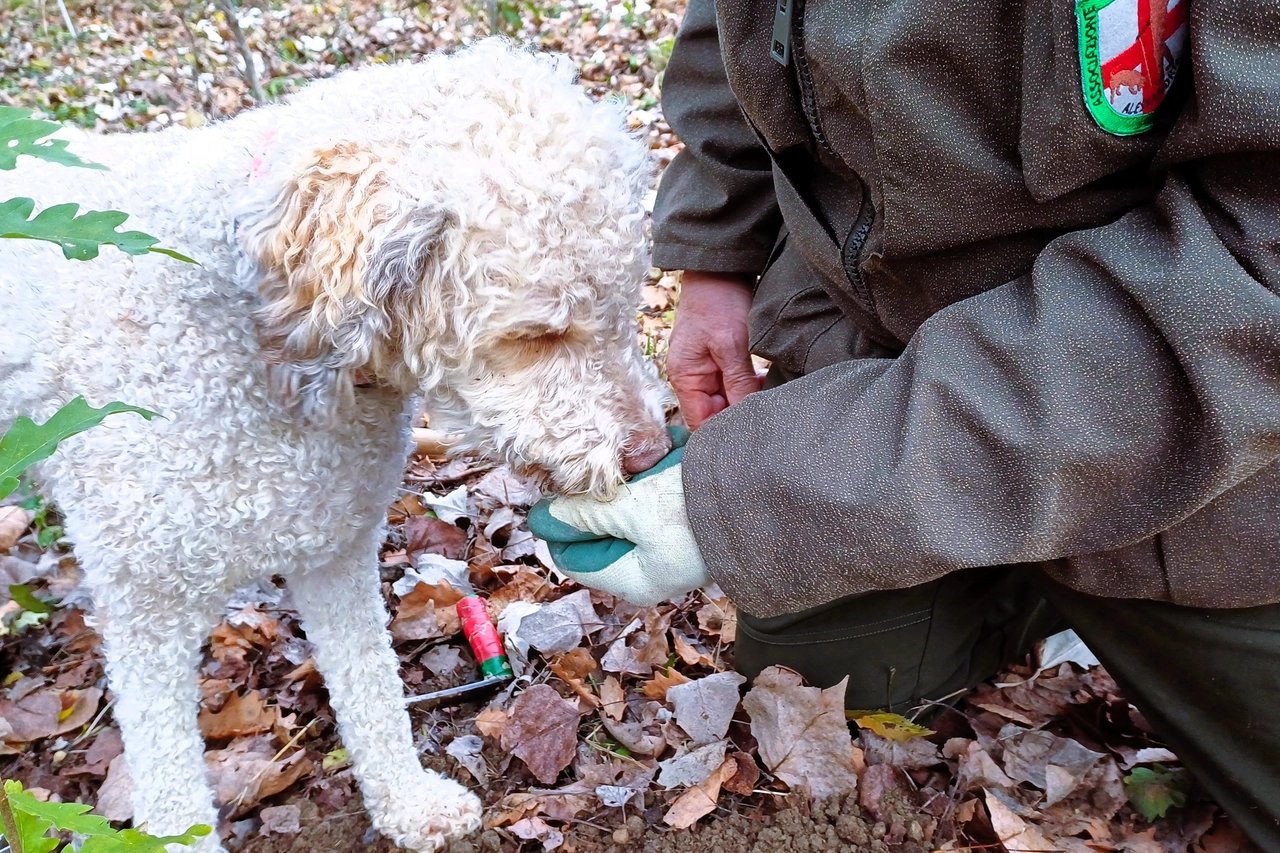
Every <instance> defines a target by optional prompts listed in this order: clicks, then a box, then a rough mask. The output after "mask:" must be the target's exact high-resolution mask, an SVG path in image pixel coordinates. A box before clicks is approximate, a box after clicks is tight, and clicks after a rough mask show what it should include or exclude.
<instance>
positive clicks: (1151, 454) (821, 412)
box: [654, 0, 1280, 616]
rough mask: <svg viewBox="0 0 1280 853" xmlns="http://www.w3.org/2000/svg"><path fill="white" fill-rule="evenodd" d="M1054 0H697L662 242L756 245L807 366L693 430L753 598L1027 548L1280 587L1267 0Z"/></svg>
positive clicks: (658, 242)
mask: <svg viewBox="0 0 1280 853" xmlns="http://www.w3.org/2000/svg"><path fill="white" fill-rule="evenodd" d="M788 2H789V3H790V4H791V16H790V31H789V40H788V42H787V45H786V46H787V48H788V53H789V56H788V57H787V63H786V65H783V64H781V63H779V62H778V61H775V59H773V58H771V56H770V52H771V49H774V50H776V49H777V45H775V39H774V36H775V34H776V28H775V23H777V21H776V19H777V18H779V17H784V16H782V15H781V14H780V13H779V12H778V11H777V10H778V8H779V6H780V5H781V6H782V7H783V8H784V9H785V8H786V6H787V3H788ZM1078 2H1079V4H1080V6H1081V9H1080V10H1078V9H1077V0H949V2H942V0H718V3H717V4H716V5H715V6H714V7H713V5H712V2H711V0H691V2H690V4H689V9H688V12H687V16H686V19H685V22H684V26H683V28H682V30H681V32H680V35H679V37H678V39H677V43H676V48H675V51H674V53H673V55H672V59H671V63H670V66H669V68H668V70H667V72H666V78H665V81H664V108H665V110H666V114H667V116H668V118H669V120H670V122H671V124H672V126H673V127H674V128H675V130H676V131H677V133H679V134H680V136H681V138H682V139H683V140H684V142H685V144H686V148H685V150H684V151H683V152H682V153H681V154H680V155H679V156H678V157H677V158H676V160H675V161H674V162H673V163H672V165H671V167H670V168H669V170H668V171H667V173H666V175H665V176H664V178H663V181H662V186H661V188H660V191H659V196H658V203H657V209H656V211H655V224H654V234H655V263H656V264H658V265H659V266H662V267H664V268H668V269H703V270H719V271H747V272H752V273H762V275H761V277H760V280H759V283H758V285H757V288H756V291H755V302H754V308H753V312H752V318H751V325H752V346H753V349H754V350H755V351H757V352H758V353H760V354H761V355H764V356H766V357H768V358H770V359H772V360H773V361H774V362H775V364H776V365H777V366H778V367H779V368H780V369H781V370H782V371H783V372H785V373H787V374H788V375H791V376H797V377H799V378H797V379H795V380H794V381H791V382H788V383H787V384H785V385H783V386H781V387H779V388H776V389H774V390H770V391H766V392H762V393H760V394H756V395H752V396H751V397H749V398H748V399H747V400H746V401H744V402H742V403H740V404H739V405H736V406H734V407H732V408H731V409H729V410H727V411H726V412H724V413H722V414H720V415H717V416H716V417H714V418H712V419H711V420H710V421H709V422H708V423H707V424H706V425H704V426H703V427H702V428H701V429H700V430H698V432H697V433H696V434H695V435H694V437H693V439H692V440H691V441H690V444H689V448H688V451H687V455H686V456H685V460H686V461H685V466H684V467H685V485H686V492H687V499H688V508H689V515H690V520H691V522H692V525H693V528H694V531H695V534H696V536H697V538H698V541H699V543H700V545H701V547H702V549H703V551H704V556H705V557H706V560H707V564H708V566H709V568H710V570H711V573H712V575H713V576H714V577H715V578H716V579H717V580H718V581H719V582H720V584H721V585H722V586H723V587H724V588H725V590H726V591H728V592H729V593H730V595H731V596H733V597H734V598H735V599H736V600H737V601H738V603H739V604H740V605H741V606H742V607H743V609H745V610H746V611H747V612H749V613H752V614H755V615H758V616H773V615H778V614H781V613H785V612H791V611H795V610H799V609H803V608H806V607H810V606H814V605H817V604H820V603H822V602H826V601H829V600H832V599H835V598H838V597H841V596H845V595H850V594H854V593H858V592H862V591H866V590H871V589H884V588H896V587H905V586H911V585H915V584H919V583H923V582H925V581H928V580H930V579H932V578H936V577H938V576H940V575H942V574H945V573H947V572H950V571H954V570H956V569H960V568H964V567H970V566H983V565H1001V564H1016V563H1031V562H1034V563H1041V564H1046V567H1047V568H1048V569H1049V571H1050V573H1051V574H1052V575H1053V576H1054V577H1056V578H1058V579H1060V580H1062V581H1063V582H1065V583H1067V584H1069V585H1070V586H1072V587H1074V588H1076V589H1078V590H1081V591H1083V592H1088V593H1093V594H1101V595H1109V596H1117V597H1143V598H1151V599H1157V600H1167V601H1172V602H1176V603H1179V604H1186V605H1195V606H1214V607H1239V606H1247V605H1254V604H1262V603H1271V602H1276V601H1280V462H1278V461H1277V460H1278V458H1280V4H1277V3H1275V2H1257V0H1177V2H1174V3H1172V4H1168V5H1166V14H1163V15H1161V14H1159V10H1158V9H1157V10H1156V13H1154V14H1153V13H1152V12H1151V10H1150V9H1149V2H1150V0H1112V2H1111V3H1108V2H1106V0H1078ZM1134 7H1136V12H1135V11H1134ZM1135 15H1136V19H1135V20H1132V21H1130V20H1129V19H1130V18H1134V17H1135ZM1126 16H1127V17H1126ZM1148 24H1150V28H1151V31H1153V32H1159V31H1161V30H1163V31H1164V34H1165V39H1164V41H1163V47H1162V46H1161V45H1162V41H1161V40H1160V39H1153V38H1148V40H1147V41H1146V42H1143V40H1142V37H1141V36H1139V37H1137V38H1136V39H1132V38H1130V39H1129V41H1131V42H1132V44H1131V45H1130V46H1129V48H1128V52H1127V53H1125V54H1124V55H1123V56H1120V55H1118V54H1117V55H1116V56H1117V57H1118V58H1110V60H1109V61H1110V65H1109V66H1104V64H1103V61H1104V60H1108V58H1109V57H1111V55H1112V54H1115V51H1116V45H1117V44H1120V45H1121V46H1124V45H1125V44H1128V42H1126V39H1127V38H1129V36H1128V35H1127V33H1128V30H1126V27H1128V28H1129V29H1130V30H1132V31H1133V32H1134V33H1137V32H1139V31H1140V30H1142V29H1143V28H1144V27H1146V25H1148ZM1099 27H1101V28H1102V29H1103V30H1104V33H1103V36H1102V40H1101V41H1098V40H1095V39H1094V36H1095V35H1096V34H1097V33H1098V31H1099ZM1091 28H1092V29H1091ZM781 32H783V33H784V34H785V33H786V29H785V26H784V28H783V29H782V30H781ZM1144 44H1145V49H1146V50H1147V53H1146V54H1145V56H1146V57H1150V56H1152V55H1153V54H1152V53H1151V51H1152V50H1155V51H1157V54H1156V55H1158V56H1159V57H1160V58H1159V60H1158V61H1159V63H1160V64H1161V65H1162V66H1163V67H1164V69H1165V74H1164V75H1163V79H1162V80H1160V81H1152V80H1151V79H1150V75H1146V76H1145V77H1144V72H1143V71H1142V65H1141V62H1140V61H1139V60H1141V59H1142V56H1143V55H1144V54H1141V50H1142V49H1143V47H1144ZM1099 56H1100V58H1096V57H1099ZM1126 57H1128V58H1127V59H1126ZM1134 57H1137V59H1135V58H1134ZM1125 63H1127V65H1126V64H1125ZM1135 63H1137V64H1135ZM1146 64H1153V63H1152V62H1151V60H1150V59H1149V58H1148V59H1147V60H1146ZM1082 65H1083V66H1084V69H1083V73H1082ZM1170 81H1171V83H1170ZM1161 95H1163V101H1162V102H1161V101H1160V96H1161ZM1087 97H1090V98H1092V100H1093V103H1094V108H1093V111H1092V112H1091V109H1090V107H1089V106H1088V105H1087V103H1086V98H1087ZM1101 99H1106V100H1105V101H1104V100H1101ZM1156 103H1158V104H1159V105H1158V106H1154V107H1153V105H1154V104H1156ZM1099 104H1102V107H1101V108H1099V107H1098V105H1099ZM1107 104H1115V105H1116V106H1115V107H1114V109H1112V108H1110V107H1108V106H1107ZM1099 109H1100V111H1099ZM1108 109H1112V112H1107V110H1108ZM1126 113H1127V114H1126ZM1095 115H1100V116H1102V118H1095ZM1104 125H1106V126H1104ZM1146 125H1150V126H1149V127H1146ZM1117 130H1119V131H1120V132H1123V133H1129V134H1131V135H1118V134H1117V133H1116V132H1115V131H1117Z"/></svg>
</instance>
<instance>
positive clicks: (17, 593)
mask: <svg viewBox="0 0 1280 853" xmlns="http://www.w3.org/2000/svg"><path fill="white" fill-rule="evenodd" d="M9 597H10V598H12V599H13V600H14V601H16V602H18V604H19V605H20V606H21V607H22V609H23V610H29V611H31V612H32V613H52V612H53V606H52V605H50V604H49V602H47V601H42V600H41V599H39V598H36V595H35V593H34V592H32V591H31V587H29V586H27V585H26V584H25V583H15V584H10V585H9Z"/></svg>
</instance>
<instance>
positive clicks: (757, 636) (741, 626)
mask: <svg viewBox="0 0 1280 853" xmlns="http://www.w3.org/2000/svg"><path fill="white" fill-rule="evenodd" d="M921 612H927V611H921ZM908 615H912V614H908ZM929 620H930V617H929V616H925V617H923V618H921V619H916V620H915V621H914V622H903V623H901V624H898V625H891V626H889V627H888V628H881V629H880V630H878V631H864V632H862V633H859V634H842V635H840V636H839V637H830V638H827V639H822V640H815V639H807V637H810V636H812V635H805V634H798V635H793V637H792V638H790V639H791V641H790V642H779V641H776V640H772V639H769V638H768V637H767V636H766V635H764V634H761V633H760V632H758V631H753V630H751V628H750V627H748V626H747V625H746V624H745V623H743V622H739V623H738V630H740V631H742V632H743V633H744V634H746V635H748V636H749V637H751V639H753V640H757V641H759V642H761V643H765V644H767V645H770V646H808V645H814V644H817V643H843V642H844V641H845V640H858V639H861V638H863V637H874V636H876V635H877V634H888V633H891V632H893V631H898V630H901V629H903V628H910V627H911V626H912V625H919V624H920V623H922V622H928V621H929ZM884 621H888V620H884Z"/></svg>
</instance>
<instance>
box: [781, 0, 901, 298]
mask: <svg viewBox="0 0 1280 853" xmlns="http://www.w3.org/2000/svg"><path fill="white" fill-rule="evenodd" d="M786 5H787V6H788V8H787V9H786V12H787V25H788V28H789V29H790V31H791V45H790V47H791V50H790V57H789V58H791V59H794V60H795V64H796V86H797V87H798V88H799V90H800V108H801V111H802V112H804V117H805V120H806V121H807V122H808V123H809V132H810V133H812V134H813V138H814V139H815V140H817V142H818V144H819V145H821V146H822V149H823V150H824V151H826V152H827V154H829V155H831V157H832V158H835V159H837V160H838V159H839V155H838V154H836V152H835V149H833V148H832V147H831V142H830V141H829V140H828V139H827V135H826V133H824V132H823V130H822V117H821V116H820V115H819V113H818V98H817V95H816V94H815V92H814V89H815V87H814V85H813V72H812V71H811V70H810V69H809V57H808V55H807V54H806V53H805V43H804V13H805V6H806V0H789V3H787V4H786ZM779 8H781V6H780V7H779ZM775 58H776V57H775ZM857 180H858V188H859V190H860V191H861V194H862V198H861V200H860V204H859V208H858V219H857V221H856V222H855V223H854V225H853V228H852V229H850V231H849V234H848V235H847V237H846V238H845V241H844V246H843V247H842V248H841V252H840V261H841V265H842V266H843V267H844V274H845V277H846V278H847V279H848V280H849V284H851V285H852V286H853V289H854V292H855V293H856V294H857V297H858V300H859V301H860V302H862V306H863V308H864V309H865V310H866V311H867V313H868V314H870V315H871V316H872V317H875V316H876V305H875V299H874V298H872V296H871V289H870V288H869V287H867V283H866V281H864V280H863V278H862V271H861V269H859V264H860V263H861V261H862V248H863V246H865V245H866V242H867V237H868V236H870V234H871V221H872V219H873V218H874V216H875V211H874V210H873V209H872V205H871V199H870V194H869V193H868V191H867V187H866V184H864V183H863V182H862V179H861V178H858V179H857Z"/></svg>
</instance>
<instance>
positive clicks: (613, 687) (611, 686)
mask: <svg viewBox="0 0 1280 853" xmlns="http://www.w3.org/2000/svg"><path fill="white" fill-rule="evenodd" d="M600 704H601V706H602V707H603V708H604V712H605V713H606V714H608V715H609V716H610V717H612V718H613V719H615V720H621V719H622V715H623V714H625V713H626V711H627V694H626V693H625V692H624V691H623V689H622V685H621V684H619V683H618V679H616V678H614V677H613V676H612V675H611V676H609V677H608V678H606V679H605V680H604V683H603V684H601V685H600Z"/></svg>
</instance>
